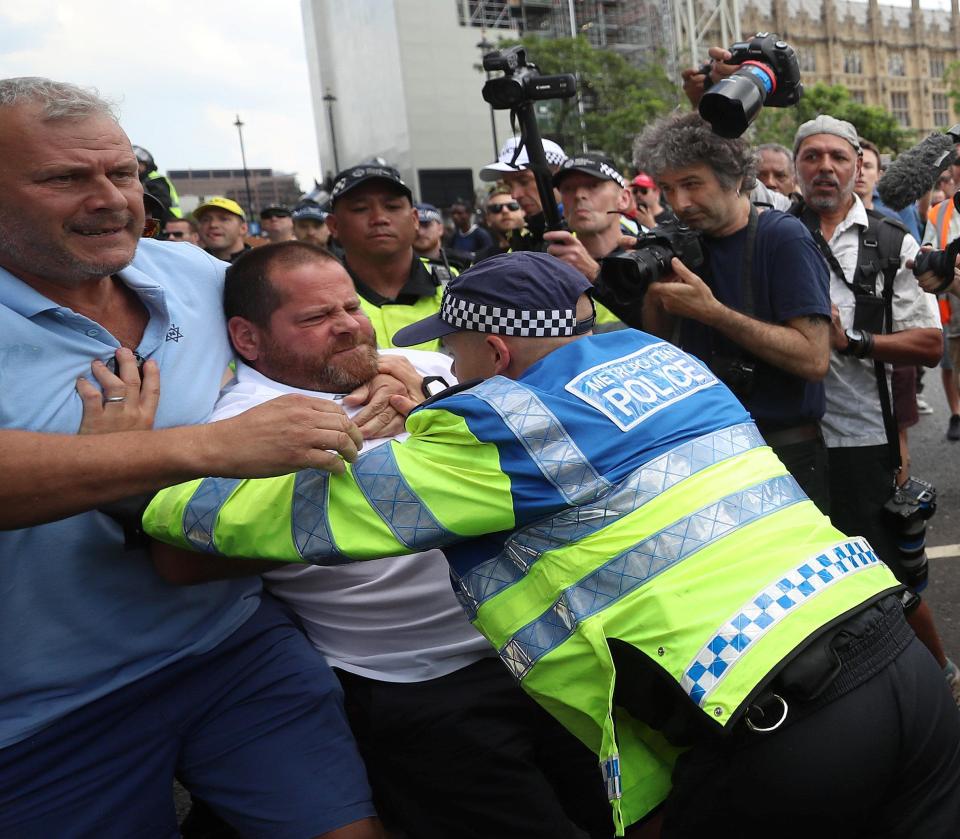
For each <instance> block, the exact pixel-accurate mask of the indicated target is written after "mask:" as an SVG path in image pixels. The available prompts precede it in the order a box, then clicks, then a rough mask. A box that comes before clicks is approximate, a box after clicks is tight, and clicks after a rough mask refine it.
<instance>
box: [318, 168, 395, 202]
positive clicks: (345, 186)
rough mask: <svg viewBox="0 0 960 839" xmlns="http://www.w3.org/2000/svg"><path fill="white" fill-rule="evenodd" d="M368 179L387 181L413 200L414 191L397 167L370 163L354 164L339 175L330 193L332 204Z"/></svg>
mask: <svg viewBox="0 0 960 839" xmlns="http://www.w3.org/2000/svg"><path fill="white" fill-rule="evenodd" d="M367 181H387V182H388V183H390V184H392V185H393V186H394V187H395V188H396V190H397V192H399V193H401V194H402V195H406V196H407V198H409V199H410V201H411V202H412V201H413V193H412V192H411V191H410V187H408V186H407V185H406V184H405V183H404V182H403V178H401V177H400V173H399V172H398V171H397V170H396V169H394V168H393V167H392V166H375V165H373V164H370V165H364V166H352V167H350V168H349V169H344V170H343V171H342V172H340V173H339V174H338V175H337V177H336V180H335V182H334V184H333V191H332V192H331V193H330V204H331V206H332V205H334V204H336V203H337V199H338V198H340V197H341V196H343V195H345V194H346V193H348V192H349V191H350V190H351V189H356V187H358V186H360V184H365V183H366V182H367Z"/></svg>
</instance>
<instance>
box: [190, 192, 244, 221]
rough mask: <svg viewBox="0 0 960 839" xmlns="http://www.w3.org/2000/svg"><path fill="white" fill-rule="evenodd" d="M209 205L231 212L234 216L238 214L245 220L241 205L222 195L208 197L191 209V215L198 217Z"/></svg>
mask: <svg viewBox="0 0 960 839" xmlns="http://www.w3.org/2000/svg"><path fill="white" fill-rule="evenodd" d="M211 207H215V208H216V209H218V210H226V211H227V212H228V213H233V214H234V215H235V216H240V218H242V219H243V220H244V221H246V220H247V217H246V216H245V215H244V214H243V207H241V206H240V205H239V204H238V203H237V202H236V201H231V200H230V199H229V198H224V197H223V196H222V195H215V196H214V197H213V198H208V199H207V200H206V201H204V202H203V203H202V204H201V205H200V206H199V207H197V209H195V210H194V211H193V217H194V218H196V219H198V218H200V214H201V213H202V212H203V211H204V210H209V209H210V208H211Z"/></svg>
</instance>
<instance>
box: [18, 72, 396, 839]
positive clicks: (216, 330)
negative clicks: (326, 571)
mask: <svg viewBox="0 0 960 839" xmlns="http://www.w3.org/2000/svg"><path fill="white" fill-rule="evenodd" d="M0 160H2V161H3V163H2V165H0V385H2V386H0V474H2V475H3V481H2V482H0V528H2V529H3V530H2V531H0V591H2V597H3V607H2V609H0V836H2V837H12V836H16V837H40V836H137V837H153V836H157V837H161V836H162V837H171V836H176V835H177V834H178V830H177V824H176V820H175V814H174V810H173V807H172V801H171V783H172V779H173V777H174V774H176V775H177V776H178V777H179V778H180V779H181V781H182V782H183V783H184V784H185V785H186V786H187V787H188V788H190V789H191V791H192V792H195V793H197V794H198V795H200V796H201V797H202V798H204V800H206V801H207V802H209V803H210V804H211V805H212V806H213V807H214V808H215V809H216V810H217V812H218V813H219V814H220V815H221V816H222V817H223V818H224V819H225V820H226V821H227V822H229V823H230V824H231V825H233V826H234V827H235V828H236V829H237V830H238V831H239V832H240V833H241V834H242V835H244V836H264V837H271V839H274V838H275V837H290V839H303V837H306V836H321V835H322V836H329V837H336V838H337V839H348V837H349V838H350V839H358V837H364V839H372V837H377V836H379V835H380V829H379V825H378V823H377V822H376V820H375V818H374V817H373V816H374V813H373V809H372V807H371V804H370V795H369V790H368V787H367V782H366V776H365V772H364V769H363V766H362V764H361V762H360V760H359V757H358V755H357V752H356V747H355V744H354V743H353V740H352V738H351V736H350V734H349V729H348V728H347V725H346V721H345V719H344V715H343V708H342V702H341V696H340V689H339V686H338V684H337V682H336V679H335V678H333V677H332V675H331V673H330V671H329V668H328V667H327V665H326V663H325V662H324V661H323V659H322V657H321V656H319V654H317V653H316V652H315V651H314V650H313V648H312V647H311V646H310V645H309V643H308V642H307V641H306V639H305V638H303V636H302V635H300V634H299V632H297V630H296V629H295V628H294V627H293V626H292V625H291V624H290V622H289V621H288V620H287V618H286V617H285V615H283V614H282V613H281V612H280V610H279V609H278V608H277V607H276V606H275V605H274V604H272V603H271V602H270V601H268V600H266V599H264V600H263V601H261V596H260V583H259V580H257V579H255V578H254V579H251V578H247V579H243V580H226V581H221V582H215V583H209V584H204V585H201V586H197V587H193V588H176V587H173V586H169V585H167V584H166V583H164V582H163V581H162V580H161V579H160V578H159V577H158V576H157V575H156V573H155V572H154V571H153V568H152V565H151V563H150V562H149V559H148V557H147V555H146V553H145V551H144V550H143V549H142V548H137V547H135V546H132V545H129V546H127V549H125V538H124V533H123V532H122V530H121V528H120V526H119V525H118V524H117V523H116V522H115V521H114V520H113V519H112V518H110V517H108V516H107V515H104V514H103V513H101V512H98V511H97V509H96V508H98V507H99V506H101V505H104V504H107V503H109V502H115V501H117V500H119V499H122V498H125V497H126V496H129V495H131V494H134V493H137V492H143V491H148V490H151V489H157V488H160V487H162V486H166V485H169V484H171V483H174V482H176V481H182V480H189V479H190V478H192V477H196V476H202V475H206V474H210V473H212V474H217V475H223V476H233V477H238V478H239V477H241V476H253V475H270V474H282V473H285V472H287V471H289V470H290V469H298V468H303V467H304V466H307V465H309V464H321V463H327V464H333V465H334V466H336V464H335V460H336V455H334V454H331V453H329V452H328V451H327V450H329V449H333V450H339V452H340V453H341V454H343V456H344V457H346V458H347V459H353V458H354V457H355V456H356V451H357V447H358V445H360V439H359V436H358V434H357V431H356V429H355V428H354V427H353V426H351V425H350V423H349V422H348V421H347V420H346V418H345V416H344V415H343V412H342V411H341V410H340V409H339V408H336V407H333V406H331V405H329V404H328V403H323V402H320V401H318V400H313V399H306V398H303V397H284V398H282V399H279V400H276V401H274V402H272V403H269V404H267V405H264V406H262V407H261V408H256V409H253V410H251V411H250V412H248V413H246V414H243V415H241V416H239V417H237V418H235V419H232V420H228V421H226V422H222V423H212V424H208V425H199V423H202V422H203V421H204V420H205V419H206V418H207V417H208V415H209V413H210V411H211V409H212V407H213V404H214V400H215V399H216V394H217V390H218V385H219V382H220V379H221V377H222V375H223V372H224V370H225V369H226V366H227V364H228V362H229V361H230V357H231V352H230V348H229V345H228V343H227V337H226V331H225V328H224V323H223V313H222V308H221V295H222V285H223V274H224V269H225V267H226V264H225V263H222V262H220V261H218V260H216V259H214V258H212V257H210V256H208V255H207V254H205V253H203V251H201V250H200V249H198V248H184V247H181V246H178V245H175V244H168V243H164V242H155V241H153V240H149V239H145V240H142V241H141V240H140V236H141V233H142V231H143V226H144V217H143V191H142V187H141V186H140V183H139V180H138V178H137V161H136V158H135V157H134V155H133V151H132V150H131V146H130V141H129V139H128V138H127V136H126V135H125V134H124V132H123V131H122V129H121V128H120V126H119V124H118V123H117V121H116V118H115V116H114V115H113V113H112V112H111V110H110V107H109V105H107V104H106V103H104V102H103V101H102V100H100V99H98V98H97V97H96V96H94V95H93V94H91V93H90V92H88V91H86V90H82V89H80V88H77V87H74V86H72V85H67V84H62V83H56V82H50V81H49V80H46V79H36V78H21V79H5V80H0ZM107 364H116V365H117V366H118V369H117V370H116V371H115V372H111V370H109V369H108V367H107V366H106V365H107ZM140 365H142V370H143V386H142V387H141V379H140V376H139V375H138V371H137V367H138V366H140ZM78 379H79V381H78ZM161 381H162V389H160V383H161ZM158 402H159V404H157V403H158ZM85 405H86V407H87V414H88V416H89V420H88V421H87V420H85V421H84V424H83V427H82V428H81V415H82V413H83V407H84V406H85ZM154 407H156V409H157V410H156V426H157V427H158V428H160V429H163V430H158V431H152V430H148V429H149V427H150V425H151V421H150V416H151V414H152V412H153V409H154ZM118 428H119V429H123V430H120V431H118V432H117V433H110V434H97V433H96V432H98V431H106V430H111V431H114V430H116V429H118ZM78 430H79V431H81V432H84V433H81V434H79V435H78V434H77V432H78ZM198 524H202V523H198ZM267 767H268V768H267ZM265 768H267V769H266V770H265Z"/></svg>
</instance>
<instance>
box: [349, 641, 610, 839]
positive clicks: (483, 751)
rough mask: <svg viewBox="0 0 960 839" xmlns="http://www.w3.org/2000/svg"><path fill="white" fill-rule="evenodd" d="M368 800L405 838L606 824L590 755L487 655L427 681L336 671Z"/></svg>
mask: <svg viewBox="0 0 960 839" xmlns="http://www.w3.org/2000/svg"><path fill="white" fill-rule="evenodd" d="M335 672H336V673H337V675H338V676H339V677H340V680H341V683H342V684H343V687H344V692H345V694H346V708H347V715H348V717H349V719H350V724H351V727H352V728H353V732H354V736H355V737H356V738H357V743H358V744H359V746H360V753H361V754H362V756H363V758H364V761H365V763H366V765H367V773H368V775H369V778H370V785H371V787H372V788H373V797H374V804H375V805H376V808H377V812H378V813H379V814H380V816H381V818H382V819H383V820H384V823H385V824H387V826H388V827H394V828H396V829H399V830H402V831H403V832H404V834H405V835H406V836H407V837H409V839H514V837H515V839H567V837H571V839H572V837H576V836H582V834H580V833H578V832H577V831H576V830H575V828H574V827H573V826H572V824H571V823H574V824H576V825H578V826H579V828H580V829H582V830H584V831H586V833H587V834H589V836H591V837H593V839H600V837H610V836H612V835H613V820H612V816H611V810H610V805H609V803H608V801H607V795H606V789H605V787H604V784H603V781H602V778H601V774H600V769H599V763H598V759H597V757H596V756H595V755H594V754H593V753H592V752H591V751H590V750H589V749H587V748H586V746H584V745H583V744H582V743H581V742H580V741H579V740H577V739H576V738H575V737H574V736H573V735H571V734H570V733H569V732H567V731H566V730H565V729H564V728H563V727H562V726H561V725H560V724H559V723H558V722H556V720H554V719H553V718H552V717H551V716H550V715H549V714H547V713H546V712H545V711H544V710H543V709H542V708H540V706H539V705H537V704H536V703H535V702H534V701H533V700H532V699H530V697H528V696H527V695H526V694H525V693H524V692H523V691H522V690H521V689H520V688H519V687H517V685H516V683H515V682H514V680H513V678H512V677H511V676H510V674H509V673H508V672H507V670H506V668H505V667H504V666H503V664H502V663H501V662H500V660H499V659H497V658H485V659H482V660H481V661H478V662H476V663H475V664H472V665H470V666H469V667H465V668H463V669H461V670H458V671H456V672H455V673H451V674H449V675H447V676H442V677H440V678H437V679H432V680H430V681H427V682H415V683H403V684H398V683H392V682H379V681H374V680H372V679H366V678H364V677H362V676H357V675H355V674H353V673H347V672H344V671H341V670H336V671H335Z"/></svg>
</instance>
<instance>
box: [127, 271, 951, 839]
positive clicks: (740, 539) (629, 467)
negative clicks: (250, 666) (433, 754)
mask: <svg viewBox="0 0 960 839" xmlns="http://www.w3.org/2000/svg"><path fill="white" fill-rule="evenodd" d="M588 288H589V283H588V281H587V280H586V279H585V278H584V277H583V276H582V275H581V274H580V273H579V272H577V271H575V270H574V269H573V268H571V267H570V266H568V265H566V264H564V263H561V262H559V261H557V260H555V259H554V258H552V257H550V256H548V255H545V254H536V253H527V254H503V255H500V256H495V257H491V258H490V259H488V260H485V261H484V262H481V263H479V264H478V265H476V266H475V267H474V268H472V269H470V270H469V271H466V272H465V273H464V274H462V275H461V276H460V277H459V278H457V279H455V280H454V281H452V282H451V283H450V284H449V285H448V286H447V288H446V290H445V293H444V300H443V306H442V307H441V310H440V312H439V313H438V314H436V315H433V316H430V317H429V318H427V319H425V320H424V321H422V322H420V323H417V324H414V325H412V326H410V327H409V328H407V329H405V330H403V331H402V332H401V333H400V334H398V335H397V336H396V340H397V341H398V342H400V343H409V344H414V343H422V342H424V341H427V340H432V339H436V338H438V337H440V336H445V338H446V341H447V347H448V348H449V350H450V351H451V353H452V355H453V357H454V360H455V370H456V373H457V375H458V376H459V377H460V378H461V380H469V379H474V381H473V382H472V383H471V382H467V384H464V385H461V386H460V387H459V388H456V389H453V390H451V391H448V392H446V393H444V394H440V395H439V396H438V397H435V398H434V399H432V400H430V401H428V402H427V403H425V404H423V405H422V406H421V407H420V408H419V409H418V410H416V411H414V412H413V413H411V414H410V417H409V419H408V422H407V430H408V431H409V432H410V435H411V436H410V438H409V439H408V440H406V441H405V442H403V443H392V444H390V445H388V446H382V447H380V448H378V449H376V450H374V451H371V452H369V453H365V454H364V453H362V454H361V455H360V456H359V458H358V459H357V460H356V462H354V463H353V464H350V465H348V466H347V469H346V471H345V473H344V474H340V475H328V474H327V473H325V472H320V471H317V470H313V469H305V470H303V471H301V472H298V473H296V474H293V475H288V476H284V477H280V478H268V479H260V480H248V481H241V480H236V479H224V478H207V479H205V480H202V481H194V482H191V483H187V484H182V485H180V486H177V487H172V488H170V489H168V490H165V491H163V492H161V493H160V494H159V495H158V496H157V497H156V498H154V500H153V501H152V503H151V504H150V506H149V507H148V508H147V510H146V513H145V515H144V526H145V528H146V531H147V532H148V533H149V534H150V535H151V536H153V537H154V538H157V539H161V540H163V541H165V542H169V543H172V544H176V545H180V546H182V547H188V548H192V549H194V550H198V551H206V552H209V553H216V554H223V555H229V556H240V557H252V558H272V559H276V560H284V561H294V562H296V561H300V562H310V563H318V564H329V563H340V562H344V561H347V560H350V559H365V558H373V557H379V556H388V555H394V554H400V553H403V552H407V553H409V552H410V551H411V550H423V549H426V548H428V547H435V546H444V550H445V552H446V555H447V558H448V560H449V562H450V564H451V567H452V577H453V579H454V584H455V588H456V590H457V593H458V595H459V597H460V599H461V602H462V605H463V606H464V608H465V609H466V611H467V612H468V614H469V615H470V617H471V619H472V620H473V622H474V624H475V626H476V627H477V628H478V629H479V630H480V632H481V633H482V634H483V635H484V636H485V637H486V638H487V639H488V640H489V641H490V643H491V644H492V645H493V646H494V647H495V648H496V649H497V650H498V652H499V654H500V657H501V659H502V660H503V662H504V664H505V665H506V666H507V667H508V668H509V669H510V670H511V671H512V672H513V674H514V675H515V676H516V678H517V679H518V680H519V682H520V684H521V686H522V687H523V688H524V689H525V690H526V691H527V692H528V693H529V694H530V695H531V696H533V697H534V698H535V699H536V700H537V701H538V702H540V703H541V704H542V705H543V707H545V708H546V709H547V710H548V711H550V713H552V714H553V715H554V716H556V717H557V719H559V720H560V721H561V722H562V723H563V724H564V725H565V726H567V727H568V728H569V729H570V730H571V731H573V732H574V733H575V734H576V735H577V736H578V737H580V738H581V739H582V740H583V742H584V743H586V744H587V745H588V746H589V747H590V748H592V749H593V750H594V751H595V753H596V754H597V756H598V760H599V761H600V762H601V766H602V768H603V770H604V773H605V776H606V778H607V781H608V792H609V795H610V799H611V802H612V805H613V809H614V816H615V821H616V822H617V824H618V828H619V831H618V832H622V829H623V828H624V827H625V826H628V825H631V824H635V823H638V822H640V821H641V820H643V819H644V818H645V817H647V816H648V815H649V814H651V813H652V812H654V811H655V810H656V808H657V807H658V806H659V805H660V804H661V803H662V802H664V801H665V804H664V806H663V808H662V810H661V811H660V814H662V817H663V825H662V836H663V837H665V839H669V837H689V836H699V835H707V834H708V833H709V834H710V835H717V836H753V835H761V834H770V835H775V836H778V837H787V836H789V837H793V836H811V835H816V836H840V835H858V836H870V837H880V836H924V837H927V836H936V837H947V836H952V835H954V833H955V830H956V826H957V824H960V716H958V714H957V711H956V706H955V705H954V704H953V700H952V698H951V696H950V693H949V691H948V689H947V687H946V685H945V683H944V681H943V678H942V676H941V674H940V670H939V668H938V667H937V665H936V663H935V662H934V661H933V659H932V658H931V657H930V655H929V653H928V652H927V651H926V649H925V648H924V647H923V646H922V645H921V644H920V643H919V642H918V641H917V640H916V638H915V636H914V635H913V633H912V631H911V630H910V629H909V627H908V626H907V625H906V623H905V621H904V618H903V611H902V606H901V602H900V599H899V597H898V596H897V595H898V593H899V592H900V590H901V586H900V585H899V584H898V582H897V580H896V579H895V578H894V576H893V575H892V574H891V573H890V571H889V569H887V567H886V566H885V565H884V564H883V563H882V562H880V561H879V560H878V559H877V557H876V555H875V554H874V552H873V550H872V549H871V547H870V545H869V544H868V543H867V542H866V541H865V540H863V539H862V538H858V537H857V536H855V535H850V536H846V535H844V534H842V533H840V532H838V531H837V530H836V529H835V528H833V527H832V525H831V524H830V522H829V521H828V520H827V519H826V518H825V517H824V516H823V515H821V514H820V513H819V512H818V510H817V509H816V507H815V506H814V505H813V504H812V503H811V502H810V501H809V500H808V499H807V498H806V497H805V496H804V495H803V493H802V492H801V491H800V489H799V487H798V485H797V483H796V481H795V480H794V479H793V478H792V477H791V476H790V475H789V474H788V473H787V471H786V469H785V468H784V467H783V465H782V464H781V463H780V461H779V460H777V458H776V457H775V456H774V455H773V453H772V452H771V451H770V449H769V448H768V447H767V446H766V445H765V444H764V442H763V439H762V437H761V436H760V434H759V433H758V431H757V429H756V427H755V426H754V425H753V423H752V422H751V421H750V417H749V415H748V414H747V413H746V412H745V411H744V409H743V408H742V407H741V405H740V404H739V402H737V400H736V399H735V398H734V397H733V395H732V394H731V393H730V392H729V391H728V390H727V389H726V387H724V386H723V385H722V384H721V383H720V382H719V380H718V379H717V378H716V377H715V376H714V375H713V374H712V373H711V372H710V370H709V369H708V368H707V367H705V366H704V365H703V364H701V363H700V362H698V361H697V360H696V359H694V358H693V357H692V356H689V355H687V354H685V353H683V352H682V351H681V350H679V349H677V348H676V347H674V346H672V345H671V344H669V343H667V342H665V341H661V340H659V339H657V338H654V337H652V336H650V335H646V334H644V333H640V332H637V331H635V330H630V329H628V330H621V331H618V332H613V333H609V334H605V335H596V336H593V335H591V334H590V330H591V327H592V325H593V320H594V318H593V311H592V304H591V302H590V299H589V297H588V296H587V294H586V291H587V290H588ZM396 407H398V408H403V407H410V406H409V404H405V401H404V399H402V398H399V397H398V398H396ZM492 806H493V804H492Z"/></svg>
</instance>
